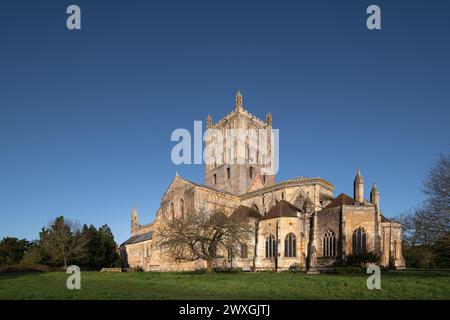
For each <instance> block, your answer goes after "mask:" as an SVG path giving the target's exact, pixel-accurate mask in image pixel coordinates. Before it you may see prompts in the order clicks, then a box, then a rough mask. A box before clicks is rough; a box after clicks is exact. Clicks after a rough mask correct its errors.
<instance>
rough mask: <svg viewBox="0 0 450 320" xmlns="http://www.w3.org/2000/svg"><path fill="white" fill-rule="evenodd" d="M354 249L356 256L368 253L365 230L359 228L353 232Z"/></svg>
mask: <svg viewBox="0 0 450 320" xmlns="http://www.w3.org/2000/svg"><path fill="white" fill-rule="evenodd" d="M352 247H353V254H354V255H359V254H362V253H365V252H366V232H365V231H364V229H363V228H361V227H359V228H358V229H356V230H355V231H354V232H353V237H352Z"/></svg>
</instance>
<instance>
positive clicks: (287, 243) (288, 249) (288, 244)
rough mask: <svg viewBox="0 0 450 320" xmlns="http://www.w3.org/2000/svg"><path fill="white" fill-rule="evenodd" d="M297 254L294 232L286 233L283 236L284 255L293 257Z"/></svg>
mask: <svg viewBox="0 0 450 320" xmlns="http://www.w3.org/2000/svg"><path fill="white" fill-rule="evenodd" d="M296 255H297V238H296V237H295V234H293V233H288V234H287V235H286V237H285V238H284V256H285V257H295V256H296Z"/></svg>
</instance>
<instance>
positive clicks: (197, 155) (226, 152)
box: [171, 121, 280, 175]
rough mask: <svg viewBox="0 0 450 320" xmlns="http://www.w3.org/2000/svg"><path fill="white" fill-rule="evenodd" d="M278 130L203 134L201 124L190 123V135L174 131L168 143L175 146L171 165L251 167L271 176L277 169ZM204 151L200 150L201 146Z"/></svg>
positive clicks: (218, 130)
mask: <svg viewBox="0 0 450 320" xmlns="http://www.w3.org/2000/svg"><path fill="white" fill-rule="evenodd" d="M279 140H280V134H279V129H272V128H263V129H225V130H222V129H214V128H208V129H207V130H206V131H205V132H204V133H203V130H202V121H194V134H193V135H191V133H190V131H189V130H187V129H182V128H179V129H175V130H174V131H173V132H172V135H171V141H176V142H178V143H177V144H176V145H175V146H174V147H173V148H172V151H171V159H172V163H174V164H176V165H180V164H203V162H204V163H205V164H206V165H213V166H214V167H216V166H221V165H223V164H226V165H232V164H247V163H254V164H258V165H259V166H261V167H262V169H261V173H262V174H266V175H275V174H276V173H277V172H278V169H279ZM204 142H205V148H204V149H203V143H204Z"/></svg>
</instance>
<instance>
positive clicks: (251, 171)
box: [249, 167, 253, 179]
mask: <svg viewBox="0 0 450 320" xmlns="http://www.w3.org/2000/svg"><path fill="white" fill-rule="evenodd" d="M249 174H250V179H253V167H250V169H249Z"/></svg>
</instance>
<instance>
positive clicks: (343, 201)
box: [324, 193, 355, 209]
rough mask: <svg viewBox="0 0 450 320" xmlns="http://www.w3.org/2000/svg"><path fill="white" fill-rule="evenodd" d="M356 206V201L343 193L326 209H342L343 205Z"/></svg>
mask: <svg viewBox="0 0 450 320" xmlns="http://www.w3.org/2000/svg"><path fill="white" fill-rule="evenodd" d="M352 204H355V200H354V199H353V198H352V197H350V196H349V195H346V194H345V193H341V194H340V195H338V196H337V198H336V199H334V200H333V201H331V202H330V203H329V204H328V205H327V206H326V207H325V208H324V209H328V208H334V207H340V206H343V205H352Z"/></svg>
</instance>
